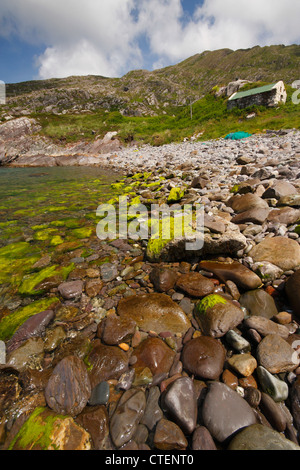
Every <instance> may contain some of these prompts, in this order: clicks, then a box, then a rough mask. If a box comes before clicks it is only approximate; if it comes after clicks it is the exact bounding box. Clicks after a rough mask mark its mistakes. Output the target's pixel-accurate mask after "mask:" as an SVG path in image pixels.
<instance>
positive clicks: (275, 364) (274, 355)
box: [256, 334, 300, 374]
mask: <svg viewBox="0 0 300 470" xmlns="http://www.w3.org/2000/svg"><path fill="white" fill-rule="evenodd" d="M256 355H257V360H258V362H259V364H260V365H261V366H263V367H264V368H265V369H267V370H268V371H269V372H270V373H271V374H280V373H281V372H289V371H292V370H295V369H296V368H297V367H298V365H299V362H300V361H299V359H298V356H297V354H296V353H295V350H294V349H293V348H292V347H291V346H290V345H289V344H288V343H287V341H285V340H284V339H283V338H282V337H281V336H279V335H277V334H271V335H268V336H266V337H265V338H264V339H263V340H262V341H261V342H260V343H259V345H258V347H257V353H256Z"/></svg>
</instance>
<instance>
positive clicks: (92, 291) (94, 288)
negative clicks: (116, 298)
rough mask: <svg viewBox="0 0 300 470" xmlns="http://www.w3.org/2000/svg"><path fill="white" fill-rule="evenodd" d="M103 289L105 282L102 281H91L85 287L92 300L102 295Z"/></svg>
mask: <svg viewBox="0 0 300 470" xmlns="http://www.w3.org/2000/svg"><path fill="white" fill-rule="evenodd" d="M102 287H103V282H102V281H101V280H100V279H89V280H88V281H87V282H86V285H85V292H86V293H87V295H88V296H89V297H91V298H93V297H96V295H98V294H100V292H101V289H102Z"/></svg>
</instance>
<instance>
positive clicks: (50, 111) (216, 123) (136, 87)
mask: <svg viewBox="0 0 300 470" xmlns="http://www.w3.org/2000/svg"><path fill="white" fill-rule="evenodd" d="M299 69H300V45H291V46H283V45H277V46H268V47H260V46H256V47H253V48H250V49H239V50H237V51H232V50H230V49H220V50H217V51H205V52H203V53H201V54H196V55H195V56H193V57H190V58H188V59H186V60H184V61H183V62H181V63H179V64H177V65H173V66H169V67H165V68H163V69H159V70H155V71H153V72H150V71H147V70H134V71H131V72H129V73H127V74H126V75H125V76H124V77H121V78H106V77H102V76H93V75H90V76H84V77H68V78H62V79H55V78H53V79H49V80H40V81H32V82H24V83H17V84H10V85H7V104H6V105H5V106H2V107H0V121H1V120H2V121H3V122H5V121H6V119H7V116H9V117H19V116H23V115H27V116H32V117H34V118H36V119H37V120H38V121H39V122H40V124H41V126H42V132H41V134H42V135H44V136H47V137H49V138H51V139H53V140H54V141H55V142H58V143H62V144H64V143H70V142H77V141H93V140H94V139H96V138H101V137H103V136H104V135H105V134H106V133H107V132H111V131H117V132H118V138H119V139H120V140H122V141H123V142H125V143H129V142H132V141H137V142H139V143H150V144H152V145H161V144H164V143H168V142H172V141H182V140H183V139H184V138H185V137H187V138H190V137H191V136H198V137H200V138H201V139H203V140H206V139H211V138H218V137H223V136H224V135H226V134H227V133H229V132H232V131H235V130H242V131H247V132H262V131H263V130H264V129H274V130H277V129H280V128H294V127H295V128H299V121H300V120H299V108H300V106H299V105H298V106H297V105H294V104H293V103H292V102H291V96H292V93H293V90H292V89H291V88H290V87H289V86H290V85H291V83H292V82H293V81H294V80H296V79H298V78H299ZM237 78H239V79H242V80H248V81H250V82H251V83H250V84H247V85H246V86H245V87H244V90H246V89H249V87H250V88H253V87H255V86H261V85H262V84H269V83H275V82H277V81H279V80H283V81H284V83H285V85H286V87H287V89H288V95H289V98H288V102H287V104H286V105H285V106H280V107H278V108H274V109H265V108H262V107H261V108H253V109H246V110H232V111H227V106H226V105H227V99H226V98H216V97H215V96H214V90H215V91H216V90H217V89H218V88H219V87H223V86H227V85H228V83H229V82H232V81H235V80H236V79H237ZM191 103H193V104H192V105H191ZM191 111H192V114H191ZM253 112H255V117H254V118H252V119H247V115H249V114H250V113H253Z"/></svg>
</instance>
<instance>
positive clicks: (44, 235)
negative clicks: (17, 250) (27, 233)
mask: <svg viewBox="0 0 300 470" xmlns="http://www.w3.org/2000/svg"><path fill="white" fill-rule="evenodd" d="M56 231H57V230H56V229H55V228H47V229H45V230H38V231H37V232H35V234H34V235H33V238H34V239H35V240H37V241H46V240H49V238H51V236H52V235H53V234H54V233H56Z"/></svg>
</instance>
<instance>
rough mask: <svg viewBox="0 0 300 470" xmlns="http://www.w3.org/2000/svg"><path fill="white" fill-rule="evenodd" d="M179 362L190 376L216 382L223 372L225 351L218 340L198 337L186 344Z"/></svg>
mask: <svg viewBox="0 0 300 470" xmlns="http://www.w3.org/2000/svg"><path fill="white" fill-rule="evenodd" d="M181 361H182V364H183V368H184V369H185V370H186V371H187V372H189V373H190V374H193V375H195V376H196V377H199V378H202V379H207V380H217V379H218V378H219V376H220V374H221V373H222V370H223V366H224V361H225V349H224V347H223V345H222V344H221V343H220V342H219V341H218V340H216V339H214V338H211V337H209V336H199V337H198V338H195V339H192V340H191V341H189V342H188V343H186V345H185V346H184V348H183V351H182V354H181Z"/></svg>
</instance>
